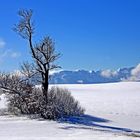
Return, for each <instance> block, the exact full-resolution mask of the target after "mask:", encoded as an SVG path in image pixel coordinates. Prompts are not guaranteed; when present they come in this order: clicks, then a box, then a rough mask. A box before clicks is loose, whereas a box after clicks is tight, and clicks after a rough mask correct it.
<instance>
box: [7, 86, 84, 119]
mask: <svg viewBox="0 0 140 140" xmlns="http://www.w3.org/2000/svg"><path fill="white" fill-rule="evenodd" d="M8 101H9V103H8V110H9V111H10V112H12V113H14V114H16V115H18V114H29V115H31V114H39V115H40V116H41V117H43V118H44V119H53V120H55V119H58V118H62V117H65V116H77V115H78V116H79V115H82V114H83V113H84V109H83V108H82V107H81V106H80V105H79V102H78V101H76V100H75V99H74V97H73V96H72V95H71V93H70V91H68V90H67V89H62V88H58V87H52V88H51V89H50V90H49V93H48V101H47V103H46V101H45V97H44V96H43V93H42V90H41V89H39V88H34V89H32V90H31V91H30V93H29V92H27V93H24V94H20V95H17V94H11V95H10V96H8Z"/></svg>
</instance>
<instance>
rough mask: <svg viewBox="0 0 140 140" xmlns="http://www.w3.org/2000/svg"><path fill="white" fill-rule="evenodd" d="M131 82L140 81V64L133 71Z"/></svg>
mask: <svg viewBox="0 0 140 140" xmlns="http://www.w3.org/2000/svg"><path fill="white" fill-rule="evenodd" d="M128 80H130V81H140V64H138V65H137V66H136V67H135V68H134V69H132V71H131V77H129V79H128Z"/></svg>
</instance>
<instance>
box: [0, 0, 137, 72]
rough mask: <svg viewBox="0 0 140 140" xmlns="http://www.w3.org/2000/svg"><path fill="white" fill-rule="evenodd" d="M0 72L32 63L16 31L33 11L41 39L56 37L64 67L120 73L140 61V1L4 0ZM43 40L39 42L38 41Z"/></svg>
mask: <svg viewBox="0 0 140 140" xmlns="http://www.w3.org/2000/svg"><path fill="white" fill-rule="evenodd" d="M0 3H1V4H0V18H1V20H0V66H1V67H0V70H2V71H3V70H5V71H7V70H8V71H11V70H15V69H19V65H20V63H21V62H22V61H26V60H28V59H30V53H29V49H28V46H27V42H26V41H25V40H23V39H21V38H20V37H19V36H18V35H17V34H16V33H15V32H13V31H12V27H13V25H14V24H15V23H17V22H18V19H19V18H18V16H17V11H18V10H19V9H29V8H30V9H33V10H34V20H35V24H36V32H35V35H36V39H41V38H42V37H43V36H44V35H50V36H51V37H52V38H53V39H54V40H55V43H56V49H57V51H59V52H61V53H62V57H61V59H60V60H59V62H58V63H59V64H60V65H61V66H62V68H63V69H67V70H75V69H87V70H99V69H117V68H120V67H130V66H135V65H137V64H138V63H140V1H139V0H38V1H35V0H24V1H23V0H22V1H18V0H0ZM36 41H37V40H36Z"/></svg>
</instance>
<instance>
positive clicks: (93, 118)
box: [0, 82, 140, 140]
mask: <svg viewBox="0 0 140 140" xmlns="http://www.w3.org/2000/svg"><path fill="white" fill-rule="evenodd" d="M59 86H60V87H66V88H68V89H69V90H70V91H71V92H72V95H73V96H74V97H75V98H76V99H77V100H79V102H80V104H81V105H82V106H83V107H84V108H85V109H86V112H85V115H84V116H82V117H80V118H71V119H68V120H67V122H66V121H63V122H62V121H61V122H55V121H44V120H36V119H34V120H31V119H29V118H27V117H14V116H0V140H9V139H10V140H56V139H57V140H94V139H95V140H140V82H121V83H111V84H91V85H59ZM2 102H3V99H2V100H1V101H0V107H2V106H3V103H2ZM3 107H4V106H3Z"/></svg>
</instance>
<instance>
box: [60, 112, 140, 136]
mask: <svg viewBox="0 0 140 140" xmlns="http://www.w3.org/2000/svg"><path fill="white" fill-rule="evenodd" d="M59 122H60V123H68V124H71V125H70V126H63V127H61V129H66V130H69V129H97V128H98V129H99V130H100V131H107V132H113V131H116V132H133V133H139V134H140V131H135V130H132V129H129V128H122V127H115V126H109V125H102V124H100V123H108V122H110V120H107V119H104V118H99V117H95V116H91V115H86V114H85V115H82V116H79V117H66V118H63V119H60V120H59ZM72 124H73V125H72Z"/></svg>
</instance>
